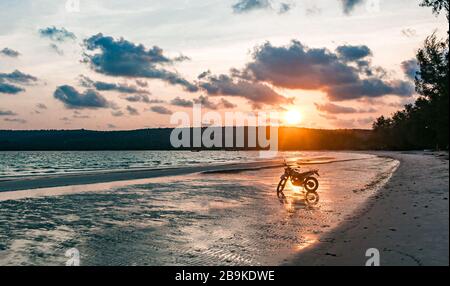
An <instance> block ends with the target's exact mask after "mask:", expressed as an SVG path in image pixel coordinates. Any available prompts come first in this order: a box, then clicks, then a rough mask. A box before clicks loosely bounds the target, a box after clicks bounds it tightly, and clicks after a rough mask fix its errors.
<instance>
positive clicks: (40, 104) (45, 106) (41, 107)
mask: <svg viewBox="0 0 450 286" xmlns="http://www.w3.org/2000/svg"><path fill="white" fill-rule="evenodd" d="M36 107H37V108H39V109H47V105H45V104H43V103H38V104H36Z"/></svg>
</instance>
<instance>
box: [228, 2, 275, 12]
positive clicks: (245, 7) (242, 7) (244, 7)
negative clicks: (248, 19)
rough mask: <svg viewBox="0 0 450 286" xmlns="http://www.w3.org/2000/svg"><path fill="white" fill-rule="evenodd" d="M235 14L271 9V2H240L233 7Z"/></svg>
mask: <svg viewBox="0 0 450 286" xmlns="http://www.w3.org/2000/svg"><path fill="white" fill-rule="evenodd" d="M232 8H233V12H234V13H237V14H241V13H247V12H250V11H254V10H260V9H268V8H271V5H270V1H269V0H239V2H237V3H236V4H234V5H233V7H232Z"/></svg>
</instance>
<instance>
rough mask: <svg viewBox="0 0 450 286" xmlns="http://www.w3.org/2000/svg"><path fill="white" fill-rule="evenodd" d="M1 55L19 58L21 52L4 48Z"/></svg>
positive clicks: (0, 52)
mask: <svg viewBox="0 0 450 286" xmlns="http://www.w3.org/2000/svg"><path fill="white" fill-rule="evenodd" d="M0 55H3V56H6V57H11V58H17V57H18V56H20V53H19V52H18V51H15V50H12V49H10V48H4V49H3V50H0Z"/></svg>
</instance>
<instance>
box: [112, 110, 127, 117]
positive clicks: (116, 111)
mask: <svg viewBox="0 0 450 286" xmlns="http://www.w3.org/2000/svg"><path fill="white" fill-rule="evenodd" d="M111 115H112V116H114V117H121V116H124V115H125V114H124V113H123V112H122V111H121V110H114V111H112V112H111Z"/></svg>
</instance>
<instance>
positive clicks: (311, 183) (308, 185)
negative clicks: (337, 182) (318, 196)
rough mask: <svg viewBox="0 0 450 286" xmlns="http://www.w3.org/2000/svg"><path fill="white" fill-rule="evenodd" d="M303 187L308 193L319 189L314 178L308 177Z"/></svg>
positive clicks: (317, 182)
mask: <svg viewBox="0 0 450 286" xmlns="http://www.w3.org/2000/svg"><path fill="white" fill-rule="evenodd" d="M304 186H305V190H307V191H308V192H315V191H317V189H318V188H319V181H317V179H316V178H314V177H309V178H306V179H305V183H304Z"/></svg>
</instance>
